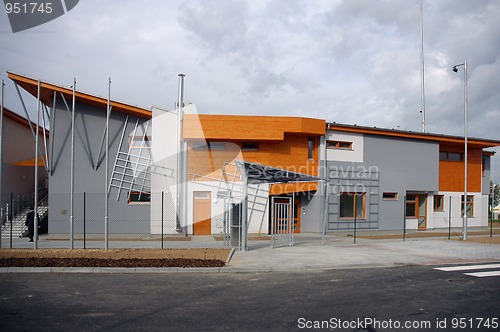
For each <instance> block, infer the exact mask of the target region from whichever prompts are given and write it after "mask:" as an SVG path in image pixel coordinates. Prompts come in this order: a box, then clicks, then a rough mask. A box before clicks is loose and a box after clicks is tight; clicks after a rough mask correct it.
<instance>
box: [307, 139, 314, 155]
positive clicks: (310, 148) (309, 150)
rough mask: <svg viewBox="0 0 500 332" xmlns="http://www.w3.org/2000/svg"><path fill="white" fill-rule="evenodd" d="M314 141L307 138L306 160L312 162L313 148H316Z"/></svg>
mask: <svg viewBox="0 0 500 332" xmlns="http://www.w3.org/2000/svg"><path fill="white" fill-rule="evenodd" d="M315 141H316V140H315V139H314V137H309V138H308V139H307V159H309V160H314V148H315V146H316V142H315Z"/></svg>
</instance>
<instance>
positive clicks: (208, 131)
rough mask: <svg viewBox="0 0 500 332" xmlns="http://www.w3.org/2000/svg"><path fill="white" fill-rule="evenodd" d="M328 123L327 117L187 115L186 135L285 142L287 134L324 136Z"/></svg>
mask: <svg viewBox="0 0 500 332" xmlns="http://www.w3.org/2000/svg"><path fill="white" fill-rule="evenodd" d="M325 126H326V124H325V120H320V119H309V118H299V117H281V116H280V117H278V116H243V115H214V114H186V115H185V121H184V137H185V138H186V139H196V138H198V139H207V140H247V141H248V140H251V141H254V140H257V141H263V140H267V141H281V140H283V139H284V135H285V133H295V134H308V135H311V136H320V135H324V134H325Z"/></svg>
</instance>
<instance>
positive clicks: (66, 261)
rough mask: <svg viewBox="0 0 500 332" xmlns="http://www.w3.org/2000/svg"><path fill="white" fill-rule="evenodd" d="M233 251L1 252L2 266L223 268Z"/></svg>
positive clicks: (2, 250)
mask: <svg viewBox="0 0 500 332" xmlns="http://www.w3.org/2000/svg"><path fill="white" fill-rule="evenodd" d="M229 253H230V250H229V249H115V250H99V249H87V250H84V249H74V250H69V249H38V250H32V249H1V250H0V267H223V266H225V265H226V263H227V259H228V256H229Z"/></svg>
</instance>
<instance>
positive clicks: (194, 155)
mask: <svg viewBox="0 0 500 332" xmlns="http://www.w3.org/2000/svg"><path fill="white" fill-rule="evenodd" d="M324 134H325V121H324V120H318V119H308V118H294V117H275V116H234V115H208V114H201V115H193V114H186V117H185V121H184V137H185V138H186V140H187V141H188V164H189V173H190V174H191V175H193V176H196V175H199V176H203V177H206V179H218V178H219V177H220V174H221V169H222V167H223V165H224V163H225V162H231V161H233V160H237V159H239V160H245V161H248V162H254V163H258V164H262V165H266V166H272V167H277V168H282V169H286V170H289V171H292V172H297V173H303V174H308V175H313V176H316V175H318V165H319V137H320V136H321V135H324ZM310 142H311V143H312V156H311V157H312V158H309V148H310V144H311V143H310ZM248 144H250V145H251V146H252V148H251V149H246V148H245V147H246V146H247V145H248ZM201 179H202V177H198V180H201Z"/></svg>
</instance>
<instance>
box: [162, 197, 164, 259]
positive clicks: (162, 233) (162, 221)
mask: <svg viewBox="0 0 500 332" xmlns="http://www.w3.org/2000/svg"><path fill="white" fill-rule="evenodd" d="M163 198H164V192H163V191H162V192H161V248H162V249H163Z"/></svg>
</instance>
